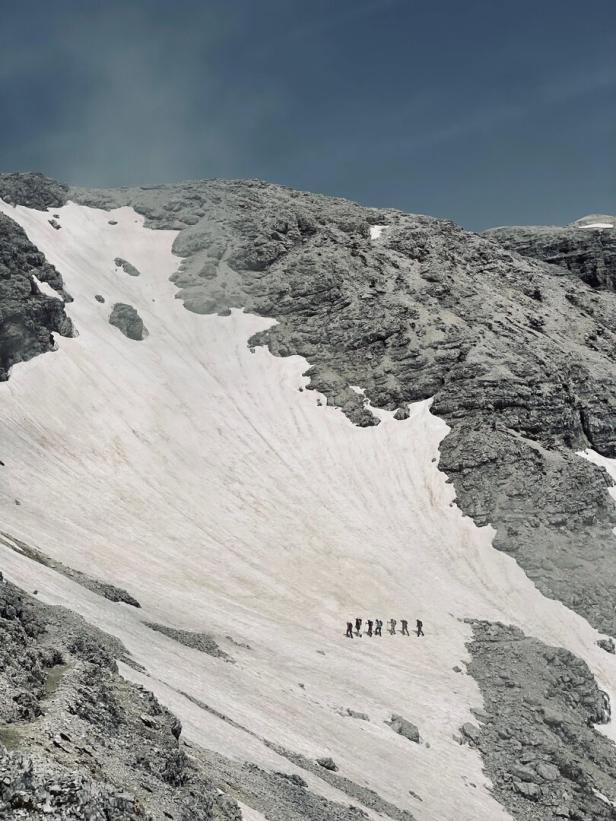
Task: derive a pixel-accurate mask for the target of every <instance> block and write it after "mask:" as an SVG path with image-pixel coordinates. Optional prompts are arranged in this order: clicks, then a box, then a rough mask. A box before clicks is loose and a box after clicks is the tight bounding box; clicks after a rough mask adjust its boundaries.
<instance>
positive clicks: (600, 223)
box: [577, 222, 614, 228]
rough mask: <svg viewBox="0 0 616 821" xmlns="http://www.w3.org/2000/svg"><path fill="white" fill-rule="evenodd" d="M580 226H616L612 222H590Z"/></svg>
mask: <svg viewBox="0 0 616 821" xmlns="http://www.w3.org/2000/svg"><path fill="white" fill-rule="evenodd" d="M577 227H578V228H614V226H613V225H612V223H611V222H589V223H587V224H586V225H578V226H577Z"/></svg>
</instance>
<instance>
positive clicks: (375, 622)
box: [346, 618, 425, 639]
mask: <svg viewBox="0 0 616 821" xmlns="http://www.w3.org/2000/svg"><path fill="white" fill-rule="evenodd" d="M362 624H363V619H360V618H357V619H355V633H353V622H352V621H347V629H346V638H347V639H352V638H354V636H357V637H358V638H361V637H362V635H363V633H362V630H361V628H362ZM397 624H398V622H397V620H396V619H390V620H389V634H390V635H391V636H395V635H396V626H397ZM415 624H416V627H415V631H414V632H415V633H417V636H418V637H419V636H423V635H425V634H424V631H423V622H422V620H421V619H417V621H416V622H415ZM366 625H367V629H366V635H367V636H382V635H383V622H382V621H381V619H366ZM400 625H401V627H400V635H402V636H409V635H410V633H409V623H408V621H407V620H406V619H400Z"/></svg>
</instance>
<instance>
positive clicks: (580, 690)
mask: <svg viewBox="0 0 616 821" xmlns="http://www.w3.org/2000/svg"><path fill="white" fill-rule="evenodd" d="M469 650H470V653H471V661H470V663H469V665H468V671H469V673H470V674H471V675H472V676H473V677H474V678H475V679H476V681H477V683H478V684H479V687H480V689H481V693H482V696H483V700H484V714H483V715H482V716H481V717H478V718H479V721H480V722H481V728H480V731H478V732H477V733H475V732H474V731H473V734H472V736H471V738H472V741H473V743H474V744H476V746H477V747H478V748H479V749H480V750H481V754H482V756H483V760H484V762H485V766H486V770H487V772H488V774H489V776H490V778H491V780H492V784H493V785H494V791H495V793H496V795H498V797H499V800H501V801H502V803H503V804H504V805H505V807H507V809H508V810H509V811H510V812H511V814H512V816H513V817H514V818H516V819H522V820H523V821H531V819H532V820H533V821H544V819H552V818H554V819H556V818H589V819H590V818H592V819H593V821H594V819H597V821H598V819H601V818H606V819H607V818H612V817H613V815H612V811H611V809H610V808H609V806H606V804H605V803H604V802H602V801H601V800H600V799H598V798H597V797H596V795H595V790H596V789H599V790H600V791H601V793H603V794H604V795H607V796H610V797H611V798H612V800H614V798H616V759H615V757H614V745H613V744H612V743H611V742H609V741H608V740H607V739H606V738H604V736H603V735H601V734H600V733H599V732H597V730H595V729H594V727H593V725H594V724H597V723H599V724H601V723H605V722H606V721H608V720H609V718H610V714H609V706H608V702H607V697H606V695H605V693H603V692H601V690H599V688H598V687H597V685H596V683H595V681H594V679H593V677H592V674H591V672H590V670H589V669H588V667H587V666H586V664H584V662H583V661H581V660H580V659H577V658H575V657H574V656H573V655H572V654H571V653H568V652H567V651H566V650H563V649H562V648H555V647H548V646H546V645H545V644H543V643H542V642H540V641H537V640H536V639H531V638H528V637H526V636H525V635H524V634H523V633H522V632H521V631H520V630H518V629H516V628H514V627H507V626H505V625H502V624H488V623H486V622H478V623H475V624H474V625H473V639H472V641H471V642H470V643H469ZM467 735H469V733H467Z"/></svg>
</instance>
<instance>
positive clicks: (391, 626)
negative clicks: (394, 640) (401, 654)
mask: <svg viewBox="0 0 616 821" xmlns="http://www.w3.org/2000/svg"><path fill="white" fill-rule="evenodd" d="M397 623H398V622H397V621H396V620H395V619H390V620H389V632H390V633H391V635H392V636H393V635H395V633H396V624H397Z"/></svg>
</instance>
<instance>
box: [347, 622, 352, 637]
mask: <svg viewBox="0 0 616 821" xmlns="http://www.w3.org/2000/svg"><path fill="white" fill-rule="evenodd" d="M346 637H347V639H352V638H353V622H352V621H347V631H346Z"/></svg>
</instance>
